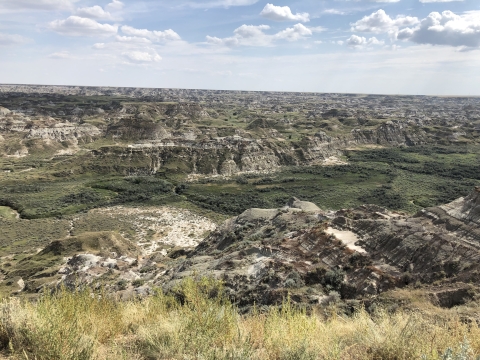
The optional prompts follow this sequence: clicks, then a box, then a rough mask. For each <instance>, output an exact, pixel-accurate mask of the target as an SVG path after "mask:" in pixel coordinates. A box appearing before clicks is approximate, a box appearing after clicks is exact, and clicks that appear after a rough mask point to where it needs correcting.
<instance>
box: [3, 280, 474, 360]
mask: <svg viewBox="0 0 480 360" xmlns="http://www.w3.org/2000/svg"><path fill="white" fill-rule="evenodd" d="M0 344H1V346H2V347H3V349H4V353H5V354H6V355H8V356H10V357H12V358H23V359H38V360H42V359H59V360H62V359H212V360H213V359H235V360H236V359H238V360H240V359H260V360H263V359H265V360H267V359H278V360H297V359H298V360H310V359H312V360H313V359H342V360H343V359H379V360H380V359H387V360H388V359H392V360H393V359H462V360H463V359H474V358H475V357H474V356H475V354H478V353H479V351H480V330H479V328H478V327H477V326H476V325H474V326H472V325H468V324H465V323H463V322H461V321H460V320H459V319H458V318H455V317H452V318H444V319H443V320H438V319H437V320H435V321H433V320H432V319H431V318H428V317H426V316H424V315H421V314H420V313H416V312H411V313H408V314H407V313H403V312H398V313H395V314H389V313H387V312H384V311H378V312H377V313H376V314H375V315H374V316H371V315H369V314H367V313H366V312H365V311H362V310H360V311H358V312H357V313H356V314H355V315H354V316H353V317H344V316H338V315H335V311H334V309H331V316H329V317H328V319H325V316H317V315H307V314H306V313H305V311H302V310H301V309H296V308H295V307H294V306H293V305H292V304H291V303H290V302H289V301H288V300H287V301H286V302H285V303H284V304H283V306H282V307H281V308H272V309H270V311H269V312H268V313H260V312H258V311H254V312H253V313H252V314H250V315H248V316H240V315H239V314H238V312H237V311H236V309H235V307H234V306H232V304H231V303H230V302H229V301H227V300H226V298H225V297H224V296H223V292H222V286H221V284H219V283H218V282H215V281H213V280H210V279H200V280H196V281H194V280H192V279H188V280H186V281H184V283H183V284H182V285H181V286H179V288H178V289H176V292H175V297H174V296H167V295H164V294H162V293H161V292H159V293H158V294H157V295H155V296H152V297H150V298H147V299H144V300H137V301H130V302H118V301H116V300H114V299H111V298H109V297H108V296H105V294H96V295H93V294H91V293H89V292H88V291H79V292H68V291H66V290H61V291H59V293H58V294H56V295H52V296H44V297H42V298H41V300H39V301H38V302H37V303H29V302H21V301H19V300H18V299H10V300H6V301H4V302H3V303H2V304H1V305H0ZM462 346H463V347H462ZM448 347H450V348H451V349H452V350H451V352H452V355H451V356H450V357H448V356H447V355H448V354H446V353H445V351H446V350H447V348H448ZM443 355H445V356H443Z"/></svg>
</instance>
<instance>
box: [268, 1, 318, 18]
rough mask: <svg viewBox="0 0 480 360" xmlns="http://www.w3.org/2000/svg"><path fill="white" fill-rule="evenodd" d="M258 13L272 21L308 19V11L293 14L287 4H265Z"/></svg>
mask: <svg viewBox="0 0 480 360" xmlns="http://www.w3.org/2000/svg"><path fill="white" fill-rule="evenodd" d="M260 15H261V16H263V17H265V18H267V19H270V20H274V21H301V22H308V21H310V15H309V14H308V13H299V14H293V13H292V10H290V8H289V7H288V6H275V5H273V4H267V5H265V7H264V8H263V10H262V12H261V13H260Z"/></svg>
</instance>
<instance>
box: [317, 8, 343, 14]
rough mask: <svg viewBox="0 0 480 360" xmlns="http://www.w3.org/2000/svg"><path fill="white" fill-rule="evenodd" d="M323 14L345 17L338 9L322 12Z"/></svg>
mask: <svg viewBox="0 0 480 360" xmlns="http://www.w3.org/2000/svg"><path fill="white" fill-rule="evenodd" d="M322 13H323V14H330V15H345V14H346V13H345V12H344V11H342V10H338V9H326V10H323V11H322Z"/></svg>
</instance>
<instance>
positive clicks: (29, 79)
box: [0, 0, 480, 96]
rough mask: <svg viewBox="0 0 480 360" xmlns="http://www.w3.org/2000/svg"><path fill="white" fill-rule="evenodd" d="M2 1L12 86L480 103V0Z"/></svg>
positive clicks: (0, 29)
mask: <svg viewBox="0 0 480 360" xmlns="http://www.w3.org/2000/svg"><path fill="white" fill-rule="evenodd" d="M270 1H272V2H268V1H262V0H106V1H104V0H0V83H4V84H46V85H86V86H122V87H123V86H124V87H151V88H152V87H153V88H189V89H219V90H261V91H302V92H337V93H375V94H413V95H420V94H424V95H472V96H479V95H480V1H479V0H270Z"/></svg>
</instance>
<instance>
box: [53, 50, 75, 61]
mask: <svg viewBox="0 0 480 360" xmlns="http://www.w3.org/2000/svg"><path fill="white" fill-rule="evenodd" d="M48 57H49V58H50V59H70V58H71V57H72V56H71V55H70V53H69V52H68V51H59V52H56V53H53V54H50V55H48Z"/></svg>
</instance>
